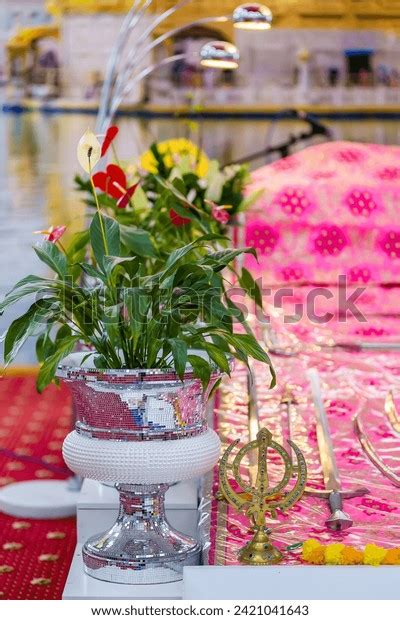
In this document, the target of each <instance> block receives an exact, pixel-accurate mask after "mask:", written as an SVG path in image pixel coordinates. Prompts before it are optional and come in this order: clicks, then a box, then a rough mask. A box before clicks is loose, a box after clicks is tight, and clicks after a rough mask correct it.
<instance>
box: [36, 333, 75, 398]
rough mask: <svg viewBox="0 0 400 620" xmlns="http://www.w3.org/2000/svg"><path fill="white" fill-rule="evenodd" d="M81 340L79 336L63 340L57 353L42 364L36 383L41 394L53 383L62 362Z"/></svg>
mask: <svg viewBox="0 0 400 620" xmlns="http://www.w3.org/2000/svg"><path fill="white" fill-rule="evenodd" d="M79 340H80V337H79V336H72V337H70V338H66V339H65V340H61V341H60V342H59V343H58V347H57V351H56V352H55V353H53V355H50V357H48V358H47V359H46V361H45V362H44V363H43V364H42V366H41V368H40V371H39V375H38V378H37V381H36V388H37V390H38V392H39V393H41V392H43V390H44V389H45V387H47V386H48V385H49V384H50V383H51V382H52V381H53V379H54V376H55V374H56V370H57V366H58V365H59V363H60V361H61V360H62V359H63V358H64V357H66V356H67V355H69V354H70V353H71V352H72V351H73V349H74V348H75V345H76V343H77V342H78V341H79Z"/></svg>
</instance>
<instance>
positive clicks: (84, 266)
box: [80, 263, 106, 282]
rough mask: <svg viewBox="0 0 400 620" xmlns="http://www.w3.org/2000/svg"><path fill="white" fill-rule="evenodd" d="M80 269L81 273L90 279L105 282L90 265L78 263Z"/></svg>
mask: <svg viewBox="0 0 400 620" xmlns="http://www.w3.org/2000/svg"><path fill="white" fill-rule="evenodd" d="M80 267H81V269H82V271H84V272H85V273H86V274H87V275H88V276H90V277H91V278H95V279H96V280H101V281H102V282H105V281H106V278H105V277H104V274H103V273H102V272H101V271H99V270H98V269H96V267H93V265H91V264H90V263H80Z"/></svg>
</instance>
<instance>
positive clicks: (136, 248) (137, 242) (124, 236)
mask: <svg viewBox="0 0 400 620" xmlns="http://www.w3.org/2000/svg"><path fill="white" fill-rule="evenodd" d="M121 241H122V243H123V245H124V246H125V247H126V248H128V250H130V251H131V252H134V254H136V255H137V256H142V257H144V258H156V257H157V255H158V253H157V250H156V248H155V246H154V243H153V240H152V238H151V236H150V234H149V233H148V232H147V230H141V229H139V228H136V229H135V228H130V227H129V226H121Z"/></svg>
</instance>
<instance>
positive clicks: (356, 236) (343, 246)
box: [245, 142, 400, 284]
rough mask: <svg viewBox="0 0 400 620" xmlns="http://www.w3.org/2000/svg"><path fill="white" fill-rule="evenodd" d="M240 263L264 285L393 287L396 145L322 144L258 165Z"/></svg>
mask: <svg viewBox="0 0 400 620" xmlns="http://www.w3.org/2000/svg"><path fill="white" fill-rule="evenodd" d="M260 190H261V191H262V195H261V197H260V198H259V199H258V200H257V202H256V204H255V205H254V206H253V208H252V209H251V210H250V211H249V212H248V214H247V224H246V239H245V240H246V243H247V244H248V245H250V246H253V247H255V248H256V249H257V250H258V255H259V263H258V264H257V262H256V261H255V259H253V258H252V257H248V258H247V266H248V267H250V268H251V270H252V271H253V272H255V273H256V274H263V276H264V277H265V279H266V282H268V284H282V283H287V282H297V283H300V282H314V283H318V282H324V283H327V282H328V283H336V282H337V278H338V275H339V274H345V275H347V276H348V279H349V280H350V282H352V283H353V284H357V283H363V284H365V283H367V282H374V283H377V282H379V283H393V282H400V269H399V267H400V220H399V207H400V148H398V147H392V146H383V145H377V144H357V143H349V142H328V143H325V144H319V145H316V146H312V147H310V148H307V149H305V150H303V151H301V152H299V153H297V154H295V155H292V156H290V157H287V158H285V159H282V160H279V161H277V162H274V163H272V164H270V165H268V166H265V167H263V168H260V169H259V170H257V171H255V172H254V173H253V180H252V183H251V185H250V187H249V188H248V193H249V194H251V193H253V192H254V191H257V192H258V191H260Z"/></svg>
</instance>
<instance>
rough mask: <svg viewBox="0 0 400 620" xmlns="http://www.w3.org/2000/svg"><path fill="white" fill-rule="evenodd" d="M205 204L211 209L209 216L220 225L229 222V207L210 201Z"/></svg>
mask: <svg viewBox="0 0 400 620" xmlns="http://www.w3.org/2000/svg"><path fill="white" fill-rule="evenodd" d="M206 203H207V204H208V205H209V206H210V207H211V215H212V217H213V218H214V220H216V221H217V222H219V223H220V224H227V223H228V222H229V213H228V212H227V209H230V208H231V207H230V206H229V205H217V204H216V203H215V202H212V200H206Z"/></svg>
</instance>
